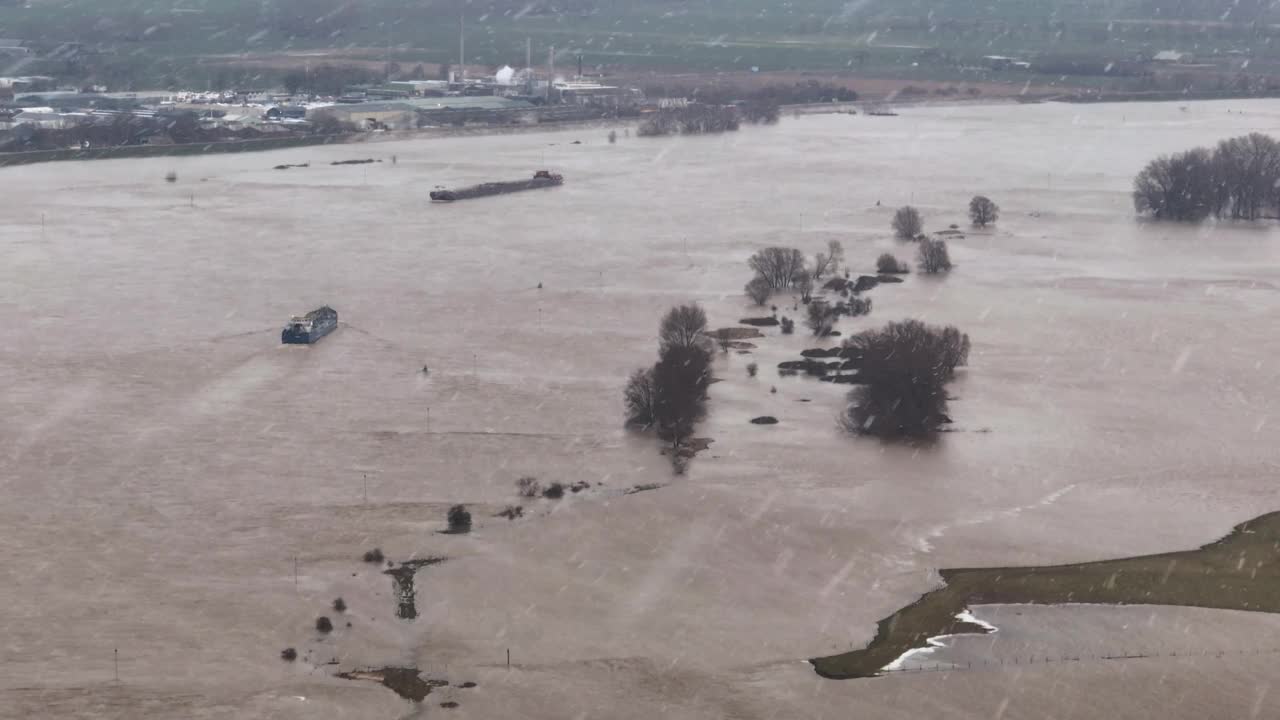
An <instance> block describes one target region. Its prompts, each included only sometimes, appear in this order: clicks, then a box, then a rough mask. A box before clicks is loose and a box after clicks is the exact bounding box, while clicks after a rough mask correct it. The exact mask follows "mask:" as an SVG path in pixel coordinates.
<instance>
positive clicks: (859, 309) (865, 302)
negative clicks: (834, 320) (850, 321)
mask: <svg viewBox="0 0 1280 720" xmlns="http://www.w3.org/2000/svg"><path fill="white" fill-rule="evenodd" d="M836 307H837V309H838V310H839V311H840V312H841V313H843V314H845V315H848V316H849V317H858V316H860V315H868V314H870V313H871V298H861V297H857V296H854V297H851V298H849V300H848V302H844V303H841V304H840V305H837V306H836Z"/></svg>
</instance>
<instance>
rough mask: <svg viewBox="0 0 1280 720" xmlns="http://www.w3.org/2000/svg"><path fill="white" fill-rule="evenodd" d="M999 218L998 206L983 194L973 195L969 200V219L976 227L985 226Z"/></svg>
mask: <svg viewBox="0 0 1280 720" xmlns="http://www.w3.org/2000/svg"><path fill="white" fill-rule="evenodd" d="M999 218H1000V206H999V205H996V204H995V203H993V202H991V198H989V197H986V196H985V195H975V196H973V199H972V200H970V201H969V219H970V220H972V221H973V224H974V225H977V226H978V227H986V226H987V225H990V224H991V223H993V222H995V221H996V220H998V219H999Z"/></svg>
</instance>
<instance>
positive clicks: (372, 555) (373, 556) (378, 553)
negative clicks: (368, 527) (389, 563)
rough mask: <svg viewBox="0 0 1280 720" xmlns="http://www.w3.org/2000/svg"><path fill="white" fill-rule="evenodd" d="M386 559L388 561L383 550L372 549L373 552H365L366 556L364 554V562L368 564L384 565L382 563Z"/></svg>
mask: <svg viewBox="0 0 1280 720" xmlns="http://www.w3.org/2000/svg"><path fill="white" fill-rule="evenodd" d="M385 559H386V558H384V557H383V556H382V549H381V548H374V549H372V550H369V551H367V552H365V554H364V561H365V562H367V563H378V564H382V561H383V560H385Z"/></svg>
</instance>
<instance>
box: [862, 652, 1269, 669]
mask: <svg viewBox="0 0 1280 720" xmlns="http://www.w3.org/2000/svg"><path fill="white" fill-rule="evenodd" d="M1275 654H1280V648H1252V649H1246V650H1192V651H1189V652H1173V651H1170V652H1147V651H1140V652H1137V653H1130V652H1128V651H1125V650H1121V651H1120V652H1118V653H1102V654H1087V655H1059V656H1057V657H1054V656H1051V655H1044V654H1040V655H1035V654H1029V655H1014V656H1013V657H1012V658H995V659H990V660H983V661H982V663H981V664H979V663H976V662H973V661H965V662H963V663H954V662H953V663H944V662H936V663H919V664H916V665H906V664H904V665H903V666H902V667H899V668H894V669H892V670H890V669H882V670H881V671H880V672H879V674H880V675H899V674H903V673H926V672H972V671H977V670H997V669H1002V668H1009V667H1034V666H1037V665H1058V664H1062V663H1084V662H1100V661H1109V660H1142V659H1150V658H1206V657H1207V658H1215V659H1218V658H1225V657H1232V656H1246V655H1275Z"/></svg>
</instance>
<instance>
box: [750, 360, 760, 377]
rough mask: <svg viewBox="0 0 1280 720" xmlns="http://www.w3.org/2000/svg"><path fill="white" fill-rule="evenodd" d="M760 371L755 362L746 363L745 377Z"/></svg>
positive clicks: (752, 375) (753, 375)
mask: <svg viewBox="0 0 1280 720" xmlns="http://www.w3.org/2000/svg"><path fill="white" fill-rule="evenodd" d="M759 371H760V366H759V365H757V364H755V363H747V377H755V376H756V373H757V372H759Z"/></svg>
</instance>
